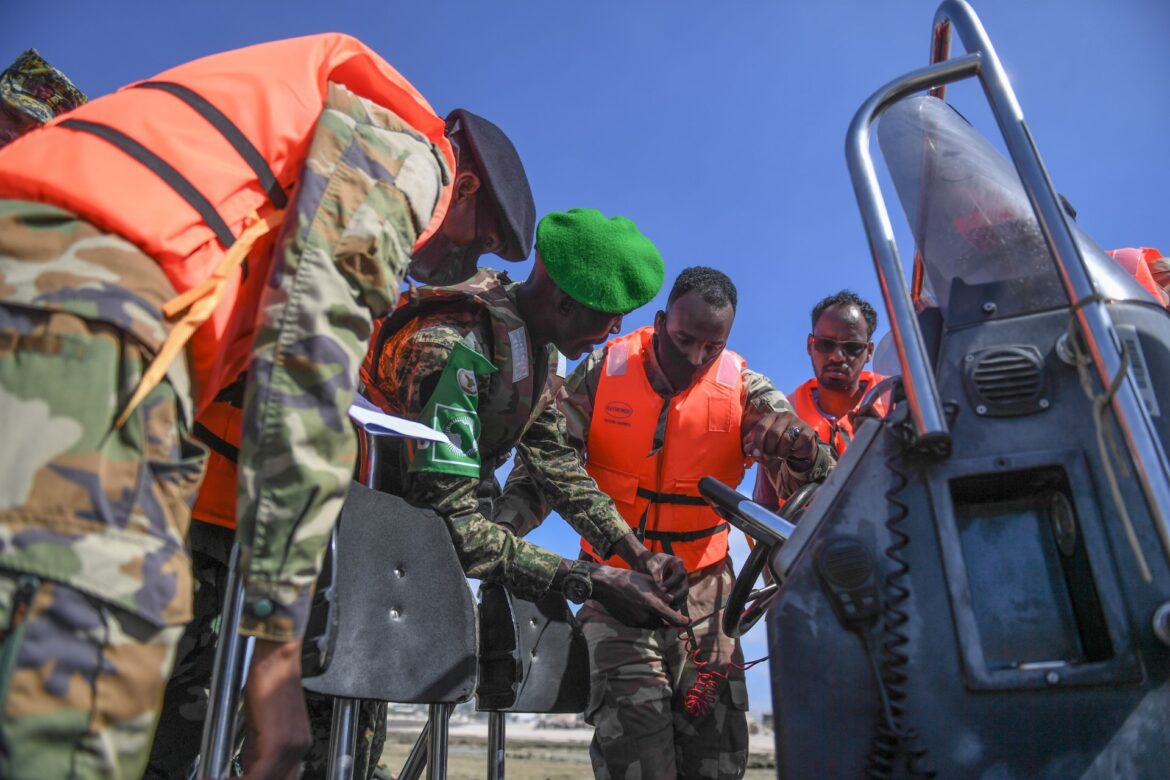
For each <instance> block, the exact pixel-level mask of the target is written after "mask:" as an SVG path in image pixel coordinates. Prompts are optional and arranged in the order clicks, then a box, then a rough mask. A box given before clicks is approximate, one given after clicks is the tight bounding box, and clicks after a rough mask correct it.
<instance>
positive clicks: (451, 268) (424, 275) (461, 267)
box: [410, 231, 483, 286]
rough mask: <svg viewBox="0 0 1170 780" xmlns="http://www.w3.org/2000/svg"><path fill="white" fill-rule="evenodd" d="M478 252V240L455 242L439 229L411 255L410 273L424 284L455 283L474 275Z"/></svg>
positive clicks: (442, 284) (440, 284)
mask: <svg viewBox="0 0 1170 780" xmlns="http://www.w3.org/2000/svg"><path fill="white" fill-rule="evenodd" d="M481 254H483V252H482V251H481V249H480V245H479V242H478V241H472V242H471V243H470V244H456V243H454V242H453V241H452V240H451V239H450V238H448V237H447V235H446V234H445V233H443V232H442V231H440V232H438V233H435V235H433V236H431V238H430V240H429V241H427V242H426V243H425V244H423V245H422V246H421V247H419V249H418V251H416V252H415V253H414V254H413V255H411V257H410V275H411V276H412V277H414V278H415V279H417V280H418V281H420V282H422V283H423V284H430V285H438V286H444V285H451V284H458V283H459V282H464V281H467V280H468V279H470V278H471V277H472V276H474V275H475V267H476V263H477V262H479V256H480V255H481Z"/></svg>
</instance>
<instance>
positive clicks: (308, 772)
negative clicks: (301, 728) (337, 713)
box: [301, 691, 386, 780]
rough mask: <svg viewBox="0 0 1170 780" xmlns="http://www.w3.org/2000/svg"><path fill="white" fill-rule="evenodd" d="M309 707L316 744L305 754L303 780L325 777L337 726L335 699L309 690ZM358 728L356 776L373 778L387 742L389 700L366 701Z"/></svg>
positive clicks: (307, 702)
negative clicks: (331, 735)
mask: <svg viewBox="0 0 1170 780" xmlns="http://www.w3.org/2000/svg"><path fill="white" fill-rule="evenodd" d="M305 707H307V708H308V710H309V726H310V728H312V730H313V746H312V747H311V748H309V752H308V754H306V755H305V762H304V771H303V772H302V773H301V780H324V778H325V769H326V766H327V762H328V759H329V732H330V730H331V728H332V725H333V698H332V697H330V696H321V695H319V694H316V693H310V692H309V691H305ZM357 728H358V734H357V749H356V750H355V751H354V763H353V777H354V778H355V780H371V778H373V776H374V772H375V771H376V770H377V769H378V759H379V758H380V757H381V755H382V748H383V747H384V746H385V744H386V702H384V701H363V702H362V704H361V709H360V710H359V711H358V722H357Z"/></svg>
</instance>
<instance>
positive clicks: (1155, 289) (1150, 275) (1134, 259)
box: [1105, 246, 1170, 306]
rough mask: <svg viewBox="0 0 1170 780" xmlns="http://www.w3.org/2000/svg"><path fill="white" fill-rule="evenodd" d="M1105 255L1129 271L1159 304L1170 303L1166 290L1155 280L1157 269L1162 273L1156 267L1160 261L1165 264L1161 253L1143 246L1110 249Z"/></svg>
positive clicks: (1160, 269)
mask: <svg viewBox="0 0 1170 780" xmlns="http://www.w3.org/2000/svg"><path fill="white" fill-rule="evenodd" d="M1105 254H1107V255H1109V256H1110V257H1112V258H1113V259H1114V260H1115V261H1116V262H1117V264H1118V265H1120V266H1121V267H1122V268H1124V269H1125V270H1126V271H1128V272H1129V274H1130V276H1132V277H1133V278H1134V279H1135V280H1136V281H1137V283H1138V284H1140V285H1141V286H1142V287H1144V288H1146V290H1148V291H1149V293H1150V294H1151V295H1153V296H1154V298H1155V299H1156V300H1157V301H1158V302H1159V303H1161V304H1162V305H1163V306H1166V305H1168V303H1170V297H1168V296H1167V293H1166V290H1165V289H1163V287H1162V286H1161V285H1160V284H1159V283H1158V281H1157V280H1156V279H1155V278H1154V271H1155V269H1157V270H1158V271H1159V272H1161V271H1162V268H1161V267H1160V266H1158V265H1156V264H1157V263H1159V261H1163V262H1164V258H1163V257H1162V253H1161V252H1160V251H1158V250H1157V249H1154V248H1153V247H1149V246H1143V247H1136V248H1135V247H1125V248H1123V249H1110V250H1108V251H1107V252H1106V253H1105Z"/></svg>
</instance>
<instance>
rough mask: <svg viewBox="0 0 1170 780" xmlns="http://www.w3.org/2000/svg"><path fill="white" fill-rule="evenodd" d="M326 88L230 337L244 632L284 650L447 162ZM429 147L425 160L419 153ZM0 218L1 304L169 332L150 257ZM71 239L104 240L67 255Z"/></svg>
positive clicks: (155, 339) (174, 372)
mask: <svg viewBox="0 0 1170 780" xmlns="http://www.w3.org/2000/svg"><path fill="white" fill-rule="evenodd" d="M330 86H331V89H330V90H329V98H328V100H327V102H326V103H325V105H324V106H323V111H322V114H321V116H320V118H319V119H318V121H317V124H316V128H315V130H314V133H313V137H312V139H311V140H310V141H309V143H308V151H307V153H306V158H305V163H304V166H303V169H302V174H301V178H300V181H299V182H298V186H297V188H296V192H295V195H294V198H293V203H291V204H290V206H289V210H288V213H287V216H286V218H285V221H284V226H283V229H282V230H281V232H280V234H279V237H278V238H277V239H276V243H275V246H274V248H273V249H272V250H271V251H273V252H274V253H275V259H274V261H273V271H272V273H271V275H270V276H269V278H268V279H266V280H259V281H260V282H261V283H265V284H266V285H267V287H266V289H265V290H264V293H263V295H262V297H261V304H260V311H259V315H258V317H257V318H256V320H255V321H254V322H237V321H236V320H238V319H240V318H241V317H239V316H237V317H235V319H233V320H232V321H231V322H229V323H228V326H227V327H229V328H232V329H238V331H239V332H244V333H247V332H248V331H249V330H250V329H253V328H254V336H253V345H252V361H251V367H250V369H249V371H248V386H247V390H246V392H245V399H244V409H245V412H244V420H243V432H242V441H241V447H240V460H239V467H240V476H239V494H238V501H237V518H238V523H239V525H238V531H237V538H238V539H239V541H240V542H241V545H242V547H243V550H244V553H245V559H246V563H245V567H246V586H245V598H246V604H247V605H248V608H247V609H245V611H244V618H243V620H242V621H241V630H242V631H243V632H244V633H247V634H251V635H255V636H258V637H261V638H265V639H273V640H277V641H288V640H290V639H294V638H296V637H299V636H301V635H302V634H303V632H304V626H305V621H306V619H307V616H308V606H309V600H310V597H311V594H312V590H313V586H314V584H315V582H316V579H317V573H318V571H319V569H320V565H321V558H322V556H323V554H324V550H325V545H326V543H327V541H328V538H329V532H330V529H331V528H332V526H333V523H334V521H335V520H336V517H337V515H338V513H339V512H340V509H341V504H342V501H343V500H344V498H345V494H346V491H347V490H348V487H349V484H350V481H351V479H352V475H353V469H354V464H355V461H356V451H357V446H356V441H355V438H354V434H353V430H352V427H351V425H350V423H349V421H348V419H347V415H346V410H347V408H348V407H349V404H350V402H351V401H352V399H353V394H354V392H355V390H356V387H357V377H358V368H359V365H360V363H361V359H362V357H363V356H364V355H365V353H366V351H367V349H368V344H369V337H370V333H371V328H372V320H373V319H374V318H375V317H379V316H382V315H384V314H385V313H386V312H387V311H388V310H390V309H391V308H392V307H393V305H394V302H395V301H396V300H397V299H398V291H399V289H400V287H401V284H402V280H403V278H404V277H405V275H406V272H407V268H408V266H409V262H410V254H409V253H410V248H411V247H412V246H413V244H414V241H415V237H416V235H417V233H418V231H420V230H422V229H423V227H424V226H425V224H426V222H427V220H429V218H430V212H431V210H432V209H433V208H434V193H435V192H436V191H437V190H438V188H439V187H440V186H441V183H442V182H446V181H448V180H449V178H450V171H449V170H447V168H446V165H445V163H444V162H443V158H442V155H441V154H439V153H438V152H437V150H434V149H433V148H432V145H431V144H430V142H429V141H426V140H425V139H423V141H421V142H420V138H422V136H421V135H420V134H419V133H416V132H414V131H413V130H412V129H411V128H410V127H409V126H408V125H407V124H406V123H405V122H403V121H402V120H401V119H400V118H399V117H397V116H396V115H394V114H393V113H392V112H390V111H389V110H387V109H385V108H384V107H381V106H375V105H373V104H371V103H370V102H369V101H367V100H365V99H363V98H360V97H358V96H356V95H354V94H353V93H351V92H349V91H348V90H346V89H345V88H344V87H340V86H338V85H335V84H333V85H330ZM423 142H425V149H426V150H427V153H426V154H425V155H420V154H419V153H418V152H419V147H420V143H423ZM407 156H413V157H414V158H415V162H416V163H420V165H419V166H416V170H414V171H413V173H412V176H411V177H407V180H405V181H400V180H397V179H396V178H395V176H394V174H393V172H394V171H398V170H399V169H400V168H401V167H402V160H403V159H404V158H406V157H407ZM423 165H425V166H428V167H426V168H425V170H424V168H423V167H422V166H423ZM424 173H425V174H426V175H425V176H424V175H423V174H424ZM0 217H3V220H2V222H0V231H8V235H5V236H4V238H5V239H8V240H6V241H4V242H3V243H4V245H5V246H10V247H11V246H15V247H20V248H21V253H20V254H17V253H14V252H0V303H9V304H15V305H19V306H27V307H33V308H39V309H57V310H62V311H68V312H71V313H73V314H76V315H77V316H80V317H82V318H85V319H91V320H94V319H96V320H102V321H105V322H109V323H111V324H114V325H116V326H118V327H120V328H122V329H124V330H126V331H127V332H129V333H130V334H131V335H132V336H134V337H135V338H136V339H138V340H139V341H140V342H141V343H142V344H144V345H145V346H146V347H147V348H148V349H150V350H154V349H157V348H158V346H159V345H160V344H161V343H162V341H163V339H164V338H165V337H166V334H167V332H168V330H169V328H170V324H169V323H168V322H167V321H166V319H165V318H164V317H163V315H162V310H161V309H162V305H163V303H164V302H166V301H167V300H169V299H170V298H172V297H173V296H174V295H175V292H174V289H173V288H172V287H171V285H170V283H169V281H168V280H167V279H166V277H165V276H164V275H163V274H162V272H161V270H160V269H159V267H158V265H157V264H156V263H155V262H154V261H153V260H151V259H150V258H148V257H147V256H145V255H144V254H142V252H141V251H139V250H138V249H137V248H136V247H135V246H134V245H132V244H130V243H129V242H127V241H125V240H123V239H122V238H120V237H118V236H114V235H109V234H100V231H95V229H94V228H93V227H92V226H90V225H88V223H84V222H82V221H81V220H78V219H76V218H75V217H72V215H69V214H67V213H66V212H63V211H61V210H60V209H57V208H54V207H49V206H44V205H41V204H34V203H27V202H22V201H0ZM50 226H56V228H55V229H48V228H49V227H50ZM79 226H81V228H82V230H81V232H82V233H83V234H86V235H89V234H93V233H94V232H97V233H98V235H97V236H96V237H94V238H87V239H86V243H85V245H84V246H81V245H80V244H72V245H71V244H70V240H71V239H70V236H72V235H73V234H74V233H77V232H78V230H79ZM168 378H169V379H170V381H171V383H172V384H173V385H174V386H175V387H176V389H178V390H179V395H180V398H182V399H183V400H185V401H186V402H187V403H189V402H190V401H189V386H190V383H189V381H188V378H187V376H186V369H185V367H184V361H175V363H174V364H173V366H172V369H171V371H170V372H169V373H168ZM0 522H3V520H2V519H0ZM152 525H163V526H166V527H165V530H163V531H160V532H159V533H162V534H165V535H166V537H167V539H166V540H164V541H166V542H167V543H168V544H178V545H179V547H180V549H181V548H182V546H183V542H184V536H185V531H186V526H185V525H183V526H182V527H175V524H174V523H171V524H169V525H168V524H164V523H154V524H152ZM92 536H93V537H94V539H92V540H91V541H93V544H92V545H89V546H88V549H90V550H92V551H93V553H92V554H94V555H100V556H106V557H108V562H107V563H108V568H109V569H110V570H112V571H113V570H119V569H120V570H125V571H144V568H143V567H142V566H141V563H140V559H141V558H142V555H143V553H142V550H141V545H140V544H138V543H137V542H134V543H131V542H132V541H133V540H124V539H121V538H120V537H119V536H118V535H117V534H114V533H111V532H109V529H103V528H95V529H93V531H92ZM143 576H146V575H143ZM180 590H182V589H180ZM96 595H99V596H103V594H100V593H99V594H96ZM174 599H175V600H177V601H180V602H182V603H180V604H177V605H176V604H171V605H168V607H167V609H165V610H164V611H163V612H164V614H167V615H171V616H174V615H182V614H187V615H189V613H190V599H191V594H190V592H185V593H184V592H180V593H178V594H176V595H175V596H174ZM143 617H144V618H147V619H150V620H155V621H156V622H157V621H158V618H159V616H158V615H156V614H153V613H152V614H149V615H147V614H144V615H143Z"/></svg>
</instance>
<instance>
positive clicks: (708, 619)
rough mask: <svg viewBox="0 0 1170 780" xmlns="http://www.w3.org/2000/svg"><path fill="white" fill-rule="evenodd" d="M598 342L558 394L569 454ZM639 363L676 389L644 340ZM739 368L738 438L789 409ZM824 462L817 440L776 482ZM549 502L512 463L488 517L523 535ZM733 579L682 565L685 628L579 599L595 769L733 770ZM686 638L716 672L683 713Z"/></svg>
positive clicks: (597, 364) (598, 364) (688, 687)
mask: <svg viewBox="0 0 1170 780" xmlns="http://www.w3.org/2000/svg"><path fill="white" fill-rule="evenodd" d="M607 349H608V347H602V348H600V349H597V350H595V351H594V352H593V353H592V354H591V355H590V356H589V357H588V358H586V359H585V360H584V361H583V362H582V363H581V364H580V365H579V366H577V368H576V370H574V371H573V373H572V374H571V375H570V376H569V378H568V379H567V380H565V383H564V387H563V388H562V390H561V392H560V393H559V395H558V397H557V404H558V406H559V407H560V408H561V410H562V411H563V413H564V416H565V421H566V426H567V428H566V434H567V437H568V440H569V442H570V443H571V444H572V446H573V447H574V451H575V452H577V453H578V457H584V455H585V453H587V452H588V434H589V428H590V422H591V420H592V417H593V403H594V399H595V398H596V397H597V388H598V384H599V383H600V382H601V378H602V374H603V373H604V372H603V368H604V366H605V358H606V355H607ZM643 364H644V365H645V368H646V377H647V379H648V380H649V383H650V387H651V388H653V390H654V391H655V392H656V393H657V394H658V395H660V396H661V397H662V398H670V397H671V396H672V395H674V391H673V389H672V388H671V385H670V382H669V381H668V380H667V379H666V376H665V374H663V373H662V369H661V368H660V367H659V365H658V362H657V359H656V357H655V354H654V351H653V350H647V352H646V355H645V359H644V363H643ZM742 376H743V396H742V403H743V420H742V424H741V428H740V430H738V431H730V432H729V433H728V435H731V436H737V437H741V438H742V436H743V435H745V434H746V433H747V432H748V431H750V430H751V429H752V428H753V427H754V426H755V425H756V423H758V422H759V420H760V419H761V418H762V417H763V416H764V415H765V414H767V413H770V412H773V411H781V412H782V411H787V412H791V411H792V406H791V405H790V404H789V403H788V400H787V399H786V398H785V397H784V394H783V393H781V392H779V391H778V390H776V388H775V387H774V386H773V385H772V382H771V380H769V379H768V378H767V377H765V376H763V375H762V374H758V373H756V372H754V371H751V370H749V369H747V368H746V367H744V368H743V370H742ZM634 413H635V414H637V413H638V410H637V409H635V410H634ZM666 423H667V415H665V414H663V415H660V417H659V420H658V432H657V433H656V439H655V441H661V440H663V439H664V438H665V437H664V433H665V426H666ZM675 446H678V444H677V443H676V444H675ZM696 446H698V445H696ZM833 463H834V459H833V456H832V453H831V451H830V450H829V449H828V447H826V446H825V445H821V446H820V448H819V450H818V452H817V456H816V458H814V460H813V463H812V465H811V466H810V467H809V469H808V470H807V471H804V472H796V471H794V470H792V469H790V468H789V467H788V466H787V465H783V466H780V467H779V470H780V472H781V475H782V484H784V485H786V486H787V488H788V492H791V490H794V489H795V488H796V487H797V486H799V485H801V484H803V483H805V482H807V481H811V480H816V479H822V478H823V477H824V476H825V475H826V474H827V473H828V471H829V469H830V468H832V465H833ZM550 509H551V507H550V506H549V502H548V500H547V499H546V498H545V496H544V495H543V493H542V490H541V488H540V485H539V484H537V483H536V482H535V481H534V480H532V479H531V478H530V475H529V474H528V470H527V469H526V468H525V467H524V464H520V463H518V464H517V465H516V468H514V469H513V470H512V473H511V474H510V475H509V476H508V483H507V486H506V488H505V490H504V493H503V495H502V496H501V498H500V500H499V501H498V502H497V508H496V520H497V521H498V522H501V523H504V524H506V525H508V526H509V527H511V528H514V529H516V530H517V532H518V533H521V534H526V533H528V532H529V531H531V530H532V529H533V528H535V527H536V526H537V525H539V524H540V523H541V522H542V521H543V520H544V518H545V517H546V516H547V515H548V513H549V511H550ZM623 522H624V521H623ZM627 527H628V526H627ZM734 581H735V574H734V569H733V567H732V563H731V559H730V558H726V559H724V560H723V561H720V562H718V563H715V564H713V565H711V566H707V567H704V568H702V569H699V570H698V571H694V572H691V573H690V575H689V577H688V582H689V586H690V591H689V595H688V598H687V610H688V614H689V615H690V617H691V618H692V620H693V621H695V624H694V625H693V626H692V631H693V637H688V633H687V632H680V631H678V630H677V629H658V630H643V629H638V628H630V627H629V626H625V625H623V624H622V623H621V622H619V621H618V620H617V619H615V618H614V617H613V616H612V615H610V614H609V612H607V611H606V609H605V608H604V607H603V606H602V605H600V604H598V603H597V602H596V601H588V602H586V604H585V606H584V607H583V608H582V609H581V611H580V612H579V613H578V615H577V617H578V619H580V621H581V624H582V627H583V629H584V631H585V638H586V641H587V642H588V644H589V664H590V676H591V678H592V679H591V692H590V703H589V709H588V710H587V711H586V714H585V717H586V720H587V721H588V722H589V723H591V724H593V725H594V726H595V727H596V730H595V731H594V736H593V743H592V745H591V747H590V751H589V752H590V757H591V759H592V761H593V769H594V772H595V773H596V775H597V777H599V778H611V777H612V778H626V777H640V778H659V777H660V778H675V777H696V778H698V777H703V778H736V777H741V776H743V773H744V771H745V770H746V767H747V715H746V712H747V708H748V701H747V689H746V687H745V685H744V674H743V670H742V668H739V667H738V666H736V665H737V664H738V665H742V663H743V655H742V652H741V650H740V648H739V643H738V641H736V640H732V639H729V638H728V637H726V636H725V635H724V634H723V632H722V630H721V628H720V624H721V621H722V607H723V604H724V601H725V600H726V597H727V594H729V593H730V591H731V586H732V584H733V582H734ZM689 646H690V647H693V646H697V647H698V648H699V651H700V656H699V657H700V659H701V660H702V661H703V662H706V663H707V664H709V666H708V667H707V668H706V669H705V671H711V670H715V671H717V672H719V673H721V674H725V675H726V679H722V678H719V679H718V680H717V683H716V684H717V690H718V693H717V694H716V695H714V696H711V697H710V698H711V701H709V702H708V704H709V709H706V708H704V709H706V712H705V714H702V715H699V716H692V715H688V714H687V713H686V711H685V709H684V708H685V705H686V703H687V699H688V694H690V693H691V692H692V686H694V685H695V682H696V680H697V678H698V676H699V674H700V671H701V670H700V669H699V668H698V667H697V666H696V664H695V662H694V661H693V660H688V657H687V649H688V647H689Z"/></svg>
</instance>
